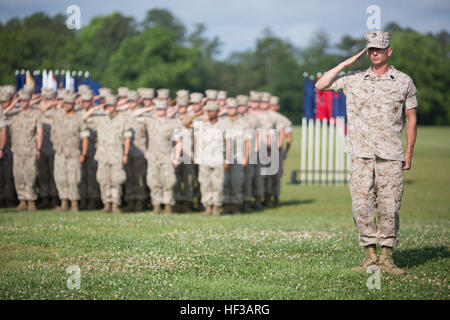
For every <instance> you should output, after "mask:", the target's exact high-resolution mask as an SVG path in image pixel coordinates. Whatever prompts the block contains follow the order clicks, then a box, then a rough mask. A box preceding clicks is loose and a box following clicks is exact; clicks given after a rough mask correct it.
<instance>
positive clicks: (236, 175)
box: [222, 117, 245, 204]
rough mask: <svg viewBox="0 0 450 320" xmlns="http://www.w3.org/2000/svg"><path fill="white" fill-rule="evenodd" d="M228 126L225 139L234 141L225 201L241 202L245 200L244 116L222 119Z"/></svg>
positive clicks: (226, 176)
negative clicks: (243, 164)
mask: <svg viewBox="0 0 450 320" xmlns="http://www.w3.org/2000/svg"><path fill="white" fill-rule="evenodd" d="M222 121H223V123H224V126H225V128H226V133H225V139H226V140H229V141H232V146H233V150H232V151H231V150H230V151H231V152H232V153H233V154H232V156H233V157H232V158H229V159H227V160H231V161H228V162H231V164H229V166H228V168H227V169H226V170H225V172H224V190H223V202H224V203H230V204H240V203H241V202H242V200H243V189H242V186H243V184H244V167H243V166H242V163H243V161H244V157H245V134H244V129H245V123H244V121H245V120H244V119H243V118H242V117H238V118H236V119H235V120H230V118H225V119H223V120H222Z"/></svg>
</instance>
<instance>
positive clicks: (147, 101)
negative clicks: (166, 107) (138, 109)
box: [142, 99, 152, 107]
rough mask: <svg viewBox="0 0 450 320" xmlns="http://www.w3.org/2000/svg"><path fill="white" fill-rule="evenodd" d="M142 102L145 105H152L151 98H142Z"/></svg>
mask: <svg viewBox="0 0 450 320" xmlns="http://www.w3.org/2000/svg"><path fill="white" fill-rule="evenodd" d="M142 104H143V105H144V106H145V107H150V106H151V105H152V99H143V100H142Z"/></svg>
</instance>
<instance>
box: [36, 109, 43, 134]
mask: <svg viewBox="0 0 450 320" xmlns="http://www.w3.org/2000/svg"><path fill="white" fill-rule="evenodd" d="M37 129H42V116H41V115H40V113H39V111H38V112H37V116H36V130H37Z"/></svg>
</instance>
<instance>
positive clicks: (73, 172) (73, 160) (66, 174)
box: [54, 154, 81, 200]
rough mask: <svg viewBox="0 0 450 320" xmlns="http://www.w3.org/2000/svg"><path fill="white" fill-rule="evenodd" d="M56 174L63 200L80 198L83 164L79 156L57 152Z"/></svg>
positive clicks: (59, 192)
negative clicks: (69, 155) (68, 155)
mask: <svg viewBox="0 0 450 320" xmlns="http://www.w3.org/2000/svg"><path fill="white" fill-rule="evenodd" d="M54 176H55V182H56V187H57V188H58V194H59V198H60V199H61V200H80V182H81V164H80V162H79V161H78V157H66V156H64V155H61V154H55V170H54Z"/></svg>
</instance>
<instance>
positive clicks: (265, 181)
mask: <svg viewBox="0 0 450 320" xmlns="http://www.w3.org/2000/svg"><path fill="white" fill-rule="evenodd" d="M258 116H259V121H260V124H261V127H260V128H261V129H266V130H265V131H264V132H262V134H261V139H260V143H261V144H260V150H267V156H269V155H270V153H271V147H269V146H268V145H267V139H268V137H269V134H270V129H275V119H274V117H273V112H272V111H270V110H269V111H263V112H260V113H259V114H258ZM272 140H273V137H272ZM271 143H275V144H276V143H278V141H272V142H271ZM263 154H264V151H263ZM268 160H270V157H269V159H268ZM260 161H261V159H260V158H259V154H258V163H259V170H257V175H258V176H259V177H260V178H259V177H257V180H256V183H259V179H261V183H262V187H261V189H262V190H261V191H260V192H261V193H262V194H266V195H267V194H272V179H273V178H274V177H275V176H276V175H267V174H263V173H262V172H261V168H268V167H269V166H270V165H271V164H270V163H268V164H263V163H261V162H260ZM255 196H256V195H255Z"/></svg>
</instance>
